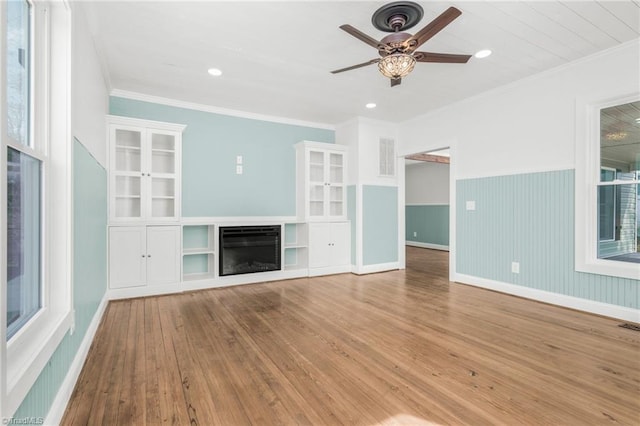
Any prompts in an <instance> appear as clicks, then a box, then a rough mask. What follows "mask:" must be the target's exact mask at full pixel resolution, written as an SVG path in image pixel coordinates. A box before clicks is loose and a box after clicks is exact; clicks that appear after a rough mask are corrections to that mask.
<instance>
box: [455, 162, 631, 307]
mask: <svg viewBox="0 0 640 426" xmlns="http://www.w3.org/2000/svg"><path fill="white" fill-rule="evenodd" d="M574 190H575V187H574V171H573V170H564V171H554V172H545V173H530V174H521V175H512V176H498V177H489V178H481V179H465V180H459V181H457V185H456V203H457V210H456V216H457V218H456V225H457V228H456V235H457V237H456V238H457V239H456V268H457V272H458V273H461V274H466V275H472V276H475V277H481V278H486V279H490V280H495V281H501V282H505V283H511V284H516V285H520V286H524V287H529V288H535V289H539V290H544V291H548V292H553V293H559V294H563V295H568V296H574V297H579V298H583V299H589V300H594V301H598V302H604V303H610V304H614V305H620V306H626V307H629V308H635V309H638V308H640V292H639V290H640V280H632V279H622V278H614V277H608V276H603V275H595V274H587V273H582V272H576V271H575V267H574V241H575V233H574ZM466 201H475V202H476V210H473V211H468V210H466V209H465V202H466ZM512 261H518V262H520V274H513V273H512V272H511V262H512Z"/></svg>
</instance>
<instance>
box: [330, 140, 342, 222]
mask: <svg viewBox="0 0 640 426" xmlns="http://www.w3.org/2000/svg"><path fill="white" fill-rule="evenodd" d="M328 154H329V185H328V188H329V211H328V213H327V214H328V215H329V216H330V217H337V216H343V215H344V214H345V211H344V199H345V197H344V154H342V153H340V152H330V153H328Z"/></svg>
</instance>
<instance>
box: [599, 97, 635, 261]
mask: <svg viewBox="0 0 640 426" xmlns="http://www.w3.org/2000/svg"><path fill="white" fill-rule="evenodd" d="M599 121H600V138H599V147H600V179H599V182H598V183H597V191H598V242H597V246H598V258H600V259H608V260H614V261H620V262H640V252H639V251H638V250H639V249H640V246H639V244H638V235H637V228H638V218H639V216H640V214H639V212H638V200H639V198H638V196H639V194H638V191H637V188H638V182H639V181H638V180H637V174H638V171H639V170H640V102H629V103H623V104H618V105H613V106H610V107H606V108H602V109H600V113H599Z"/></svg>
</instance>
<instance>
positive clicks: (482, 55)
mask: <svg viewBox="0 0 640 426" xmlns="http://www.w3.org/2000/svg"><path fill="white" fill-rule="evenodd" d="M489 55H491V51H490V50H489V49H484V50H478V51H477V52H476V54H475V55H473V56H475V57H476V58H480V59H482V58H486V57H487V56H489Z"/></svg>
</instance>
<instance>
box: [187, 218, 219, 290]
mask: <svg viewBox="0 0 640 426" xmlns="http://www.w3.org/2000/svg"><path fill="white" fill-rule="evenodd" d="M214 232H215V227H214V225H184V226H183V227H182V280H183V281H194V280H205V279H211V278H214V277H215V264H216V262H215V256H214V255H215V251H214V247H215V246H214V243H215V238H214Z"/></svg>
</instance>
